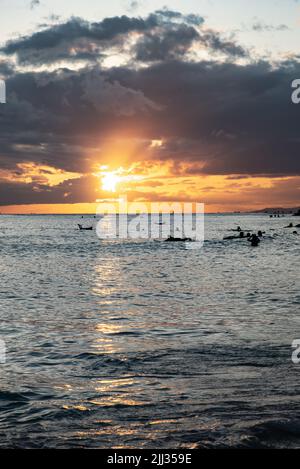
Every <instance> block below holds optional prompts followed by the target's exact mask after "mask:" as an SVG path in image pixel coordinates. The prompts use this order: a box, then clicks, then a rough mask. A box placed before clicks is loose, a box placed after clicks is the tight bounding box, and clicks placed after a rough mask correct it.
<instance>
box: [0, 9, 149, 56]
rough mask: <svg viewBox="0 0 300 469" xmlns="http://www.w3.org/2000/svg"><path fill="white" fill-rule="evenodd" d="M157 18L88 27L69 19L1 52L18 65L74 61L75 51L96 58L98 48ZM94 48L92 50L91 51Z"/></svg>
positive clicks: (113, 20) (117, 19) (144, 27)
mask: <svg viewBox="0 0 300 469" xmlns="http://www.w3.org/2000/svg"><path fill="white" fill-rule="evenodd" d="M156 21H157V17H156V16H155V15H150V16H149V17H148V18H147V19H142V18H129V17H128V16H125V15H124V16H121V17H113V18H105V19H104V20H103V21H100V22H98V23H96V22H95V23H89V22H88V21H85V20H83V19H81V18H71V19H70V20H69V21H67V22H65V23H61V24H55V25H51V26H50V27H47V28H45V29H43V30H42V31H38V32H36V33H34V34H32V35H31V36H25V37H21V38H19V39H16V40H13V41H9V42H7V43H6V45H5V46H4V47H3V48H2V52H3V53H4V54H7V55H12V54H17V57H18V60H19V62H20V63H48V62H54V61H57V60H63V59H67V58H68V57H69V58H71V59H74V58H76V53H77V51H79V52H83V51H85V52H90V53H91V51H92V50H94V55H99V54H100V49H99V46H100V45H102V47H103V48H106V47H107V46H108V45H111V44H112V43H113V41H117V40H118V38H120V36H122V35H125V34H128V33H130V32H142V31H145V30H147V29H149V28H152V27H154V26H155V25H156ZM95 45H96V46H98V48H97V47H96V50H95Z"/></svg>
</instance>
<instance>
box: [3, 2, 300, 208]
mask: <svg viewBox="0 0 300 469" xmlns="http://www.w3.org/2000/svg"><path fill="white" fill-rule="evenodd" d="M183 19H184V21H183ZM201 21H202V20H201V17H195V16H193V15H189V16H185V17H183V15H181V14H180V13H177V12H172V11H169V10H162V11H161V12H156V13H154V14H152V15H149V17H148V18H146V19H145V20H143V19H139V18H127V17H121V18H117V19H116V18H110V19H107V20H103V21H102V22H100V23H94V24H90V23H87V22H84V21H82V20H78V19H72V20H70V21H69V22H67V23H64V24H62V25H56V26H55V27H53V28H52V27H50V28H48V29H47V30H45V31H41V32H39V33H36V34H33V35H32V36H30V37H27V38H22V39H19V40H18V41H14V42H10V43H9V44H7V45H6V46H5V48H4V51H5V52H6V53H7V54H8V55H10V54H13V53H17V55H18V57H19V59H20V57H21V58H22V60H23V61H24V60H25V57H27V60H29V58H30V57H32V56H34V54H41V55H39V57H40V58H41V57H44V60H45V62H44V63H46V62H47V60H49V57H50V56H51V54H52V57H53V60H54V58H55V56H56V57H57V55H56V53H57V51H58V50H60V53H65V52H66V50H68V48H66V44H68V47H71V45H72V44H74V41H75V40H77V39H78V38H79V37H80V38H81V39H82V40H85V41H88V43H89V44H90V42H89V41H90V40H91V38H92V39H93V41H94V40H95V38H96V37H97V41H98V43H99V41H104V42H105V41H111V40H112V41H114V40H119V39H118V35H119V34H121V35H122V34H124V33H126V32H128V31H138V32H139V39H138V42H137V43H136V44H135V45H134V50H133V52H134V53H135V54H137V56H138V58H139V59H140V60H143V61H144V62H145V64H146V63H147V66H144V67H140V68H139V67H136V66H135V65H136V63H134V62H132V63H131V64H130V65H128V66H126V67H125V66H124V67H112V68H101V67H100V65H98V64H97V65H95V64H94V65H92V64H91V62H89V63H90V65H89V67H86V68H84V69H80V70H78V71H76V72H75V71H71V70H68V69H67V68H64V69H59V70H55V71H53V72H37V71H30V72H28V73H24V72H23V73H21V72H19V73H17V71H16V70H14V69H13V68H12V67H11V65H10V63H9V62H7V61H5V59H3V60H4V62H1V63H0V73H1V64H2V68H3V72H5V73H6V84H7V90H8V96H7V98H8V99H7V104H5V105H3V106H2V105H1V106H0V204H2V205H7V204H20V203H57V202H61V203H63V202H72V203H73V202H84V201H94V200H95V198H96V196H95V190H94V189H92V187H95V179H94V178H93V177H92V176H89V175H88V173H89V172H91V160H90V159H89V158H90V155H91V154H94V153H95V151H96V154H97V162H98V163H100V164H101V162H105V163H107V161H105V160H103V155H102V153H101V147H102V143H105V141H106V139H107V138H109V137H110V135H111V133H112V132H113V133H114V136H118V137H120V138H132V139H135V140H137V141H140V142H143V145H141V150H140V151H138V152H136V153H135V155H134V158H135V161H141V160H144V161H145V162H147V161H150V160H152V161H153V160H156V161H162V162H164V161H168V162H169V163H170V164H171V168H172V172H173V174H174V175H176V174H178V175H180V176H190V175H193V174H220V175H232V174H235V175H237V177H241V176H243V175H252V176H259V175H264V176H268V175H269V176H282V175H286V176H296V175H300V158H299V148H300V137H299V122H300V114H299V113H300V106H295V105H293V104H292V103H291V82H292V80H293V79H295V78H297V77H299V76H300V64H299V61H297V58H290V59H289V61H286V62H285V63H280V64H277V65H274V64H273V65H272V66H271V65H270V64H269V63H267V62H266V61H261V62H258V63H251V62H249V61H248V63H247V64H244V65H239V64H237V63H235V62H234V61H233V57H243V56H244V54H245V52H244V50H243V49H239V46H238V45H236V44H235V43H234V42H231V41H224V40H223V39H222V40H221V37H220V36H219V35H218V33H217V32H214V31H210V30H208V29H205V30H204V29H202V27H201V25H202V23H201ZM196 25H197V26H196ZM153 28H158V29H159V30H160V32H161V34H160V36H158V37H155V36H154V35H153V34H152V29H153ZM219 39H220V40H219ZM195 41H196V42H197V43H198V45H200V46H203V47H207V48H209V49H210V50H213V51H217V50H219V51H220V52H222V53H226V55H227V56H229V57H231V59H232V60H231V61H229V60H228V59H227V60H226V62H215V61H212V60H210V61H203V60H202V61H197V62H196V61H193V62H192V61H190V62H189V60H188V56H187V54H186V53H187V52H189V50H190V47H191V46H192V44H193V43H194V42H195ZM109 43H110V44H111V42H109ZM106 45H107V44H106ZM81 46H82V44H81ZM59 48H60V49H59ZM54 50H55V52H54ZM89 50H90V54H91V56H93V50H92V49H89ZM103 50H104V49H103ZM77 52H78V53H82V54H86V53H88V52H87V49H84V48H81V49H80V52H79V49H78V51H77ZM22 54H24V55H22ZM26 54H27V55H26ZM47 54H48V55H47ZM179 58H180V59H179ZM51 60H52V59H51ZM153 139H157V140H160V139H162V141H163V144H162V145H161V146H160V147H152V148H151V146H150V143H151V140H153ZM104 156H105V155H104ZM106 156H107V155H106ZM121 157H122V155H121V156H120V158H121ZM29 162H30V163H34V164H37V165H47V166H51V167H53V168H58V169H61V170H64V171H68V172H76V173H82V174H85V176H83V177H82V178H78V179H75V180H72V181H65V182H64V183H61V184H59V185H58V186H55V187H49V186H47V185H43V184H40V183H34V182H32V183H28V184H25V183H24V182H10V181H8V180H7V178H6V179H5V177H6V176H3V175H2V176H1V170H2V171H4V172H7V171H9V172H11V174H12V175H16V176H17V178H19V180H20V177H22V171H23V170H22V166H21V167H20V164H21V165H22V164H23V163H29ZM129 163H130V162H129V161H128V160H126V162H125V165H127V164H129ZM120 164H122V163H120ZM5 174H6V173H5ZM1 177H2V180H1Z"/></svg>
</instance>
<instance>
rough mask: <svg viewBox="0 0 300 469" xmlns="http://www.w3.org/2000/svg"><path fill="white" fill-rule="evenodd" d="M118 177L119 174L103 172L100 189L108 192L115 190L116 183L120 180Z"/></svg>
mask: <svg viewBox="0 0 300 469" xmlns="http://www.w3.org/2000/svg"><path fill="white" fill-rule="evenodd" d="M120 179H121V178H120V176H118V175H117V174H116V173H113V172H108V173H105V174H104V175H103V177H102V189H103V190H104V191H108V192H116V188H117V184H118V182H120Z"/></svg>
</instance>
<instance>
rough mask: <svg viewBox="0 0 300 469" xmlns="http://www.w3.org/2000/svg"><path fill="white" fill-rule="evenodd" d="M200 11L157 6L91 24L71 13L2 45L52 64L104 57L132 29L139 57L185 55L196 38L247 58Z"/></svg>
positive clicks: (24, 59) (23, 57) (31, 60)
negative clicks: (209, 25) (149, 11)
mask: <svg viewBox="0 0 300 469" xmlns="http://www.w3.org/2000/svg"><path fill="white" fill-rule="evenodd" d="M203 25H204V19H203V17H201V16H199V15H194V14H190V15H183V14H181V13H179V12H176V11H171V10H168V9H163V10H157V11H156V12H155V13H152V14H150V15H149V16H148V17H147V18H140V17H138V18H134V17H133V18H130V17H128V16H121V17H112V18H105V19H104V20H102V21H100V22H94V23H90V22H88V21H85V20H83V19H81V18H71V19H70V20H69V21H67V22H65V23H60V24H55V25H50V26H47V27H45V28H44V29H42V30H41V31H38V32H36V33H34V34H32V35H31V36H25V37H21V38H18V39H15V40H12V41H8V42H7V43H6V44H5V45H4V47H3V48H2V52H3V53H4V54H7V55H14V54H16V56H17V59H18V62H19V64H27V65H28V64H33V65H34V64H35V65H38V64H47V63H55V62H57V61H78V60H80V61H86V62H93V61H96V60H101V59H102V58H103V57H104V56H105V54H106V53H107V52H108V51H109V48H110V47H112V46H118V47H119V48H120V49H122V47H124V42H125V41H126V39H128V35H129V34H131V33H138V37H137V39H136V42H135V43H134V42H133V45H132V50H131V53H132V56H133V58H134V57H135V58H136V59H137V60H139V61H146V62H148V61H159V60H169V59H174V58H179V57H181V58H182V57H183V56H184V54H185V53H186V52H188V51H189V49H190V48H191V47H192V45H193V44H194V43H196V42H197V43H199V45H200V46H201V47H203V48H207V49H209V50H210V51H213V52H217V53H223V54H226V55H231V56H239V57H245V56H246V55H247V53H246V51H245V50H244V49H243V48H242V47H241V46H239V45H237V44H235V42H233V41H230V40H227V39H225V38H223V37H221V35H220V34H219V33H218V32H217V31H213V30H208V29H203Z"/></svg>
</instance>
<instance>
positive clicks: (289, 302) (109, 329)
mask: <svg viewBox="0 0 300 469" xmlns="http://www.w3.org/2000/svg"><path fill="white" fill-rule="evenodd" d="M297 220H298V219H296V218H292V217H285V218H280V219H271V218H269V217H268V216H267V215H238V214H237V215H231V216H229V215H228V216H221V215H219V216H213V215H208V216H206V217H205V244H204V247H203V248H202V249H201V250H186V249H185V248H184V245H183V244H182V243H162V242H160V243H157V242H153V241H148V240H135V241H123V240H99V239H98V238H97V237H96V234H95V232H94V231H91V232H88V231H87V232H80V231H78V230H77V223H78V222H79V223H80V222H81V221H82V220H81V219H80V217H78V216H1V217H0V259H1V263H0V272H1V277H0V278H1V281H0V321H1V327H0V338H1V339H2V340H4V341H5V343H6V349H7V358H6V363H5V364H1V365H0V446H1V447H15V448H42V447H47V448H73V447H78V448H79V447H84V448H224V447H275V448H280V447H298V448H299V447H300V397H299V385H300V364H299V365H296V364H293V363H292V360H291V355H292V347H291V344H292V341H293V340H294V339H300V289H299V253H300V242H299V240H300V229H299V230H298V231H299V235H298V236H297V235H294V234H293V233H292V231H293V230H291V229H284V228H283V227H284V226H285V225H287V224H288V223H289V222H291V221H292V222H297V223H300V220H299V221H297ZM95 222H96V220H94V219H93V218H92V217H88V216H86V217H85V219H84V220H83V223H84V224H85V225H88V224H90V223H93V224H95ZM237 224H239V225H241V226H242V227H243V228H245V229H246V230H250V229H252V230H258V229H263V230H265V231H266V233H267V236H266V238H265V239H264V240H263V241H262V243H261V244H260V246H259V247H257V248H252V247H251V246H250V245H249V244H250V243H248V242H247V241H246V240H236V241H223V240H222V239H223V237H224V236H226V235H230V234H231V232H230V231H229V230H230V228H232V227H235V226H236V225H237ZM276 235H277V236H276Z"/></svg>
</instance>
